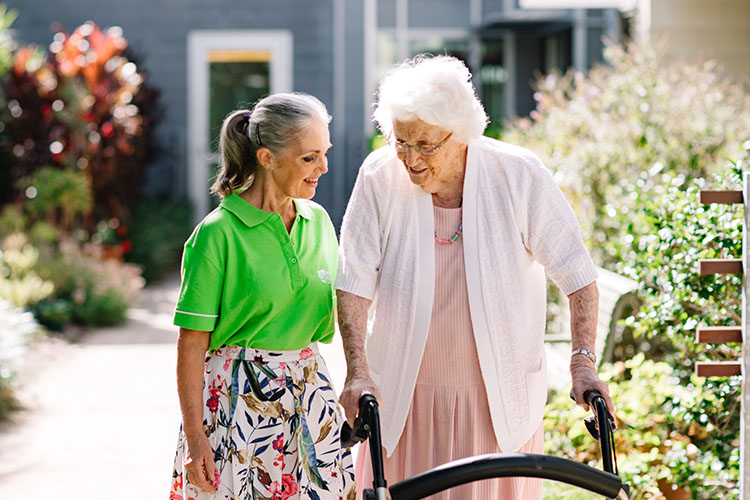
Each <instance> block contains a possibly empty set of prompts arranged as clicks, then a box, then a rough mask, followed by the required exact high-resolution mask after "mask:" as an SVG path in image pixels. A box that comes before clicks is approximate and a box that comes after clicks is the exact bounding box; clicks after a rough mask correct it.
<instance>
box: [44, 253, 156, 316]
mask: <svg viewBox="0 0 750 500" xmlns="http://www.w3.org/2000/svg"><path fill="white" fill-rule="evenodd" d="M104 251H105V249H104V247H102V246H101V245H96V244H93V243H89V244H86V245H84V246H81V245H80V244H78V243H76V242H74V241H72V240H65V241H63V242H61V244H60V248H59V253H57V254H54V255H53V256H52V257H51V259H50V260H49V261H47V262H44V263H43V264H42V266H40V274H41V275H42V276H44V277H45V278H47V279H49V280H51V281H52V282H53V283H54V284H55V294H54V296H53V297H52V299H53V301H63V302H67V303H69V304H70V308H71V310H70V314H71V318H72V320H73V321H74V322H76V323H78V324H81V325H85V326H105V325H113V324H117V323H120V322H122V321H124V320H125V314H126V313H127V310H128V308H129V307H130V306H131V305H132V304H133V303H134V301H135V299H136V298H137V296H138V292H139V291H140V289H141V288H142V287H143V285H144V280H143V278H142V277H141V274H140V269H139V268H138V266H135V265H133V264H126V263H123V262H120V261H119V260H117V259H111V258H106V257H104V254H103V253H104ZM58 307H60V308H64V307H65V306H63V305H60V306H58ZM42 312H46V311H45V310H44V309H42ZM63 314H64V312H63ZM47 319H48V318H42V321H47Z"/></svg>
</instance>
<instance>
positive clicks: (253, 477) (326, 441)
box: [169, 345, 355, 500]
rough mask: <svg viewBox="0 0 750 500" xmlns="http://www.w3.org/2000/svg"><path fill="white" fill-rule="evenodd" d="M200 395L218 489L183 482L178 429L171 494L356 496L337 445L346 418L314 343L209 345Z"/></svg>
mask: <svg viewBox="0 0 750 500" xmlns="http://www.w3.org/2000/svg"><path fill="white" fill-rule="evenodd" d="M203 399H204V401H205V406H204V408H203V428H204V430H205V432H206V435H207V436H208V439H209V441H210V443H211V447H212V448H213V450H214V462H215V466H216V477H217V478H218V483H219V484H218V487H217V491H216V493H214V494H210V493H208V492H204V491H202V490H200V489H199V488H198V487H197V486H195V485H192V484H190V483H189V482H188V480H187V473H186V472H185V469H184V466H183V462H184V455H185V452H186V440H185V436H184V434H183V433H182V431H180V436H179V441H178V445H177V456H176V458H175V465H174V471H173V473H172V478H173V480H172V489H171V493H170V496H169V499H170V500H208V499H212V500H230V499H231V500H237V499H242V500H245V499H253V500H255V499H257V500H286V499H313V500H314V499H321V500H342V499H344V500H354V498H355V488H354V470H353V465H352V457H351V452H350V450H349V449H342V448H341V444H340V429H341V425H342V424H343V422H344V419H343V416H342V413H341V411H340V407H339V406H338V399H337V397H336V392H335V391H334V389H333V386H332V385H331V382H330V377H329V375H328V369H327V368H326V365H325V362H324V361H323V359H322V358H321V357H320V355H319V354H318V351H317V347H316V346H315V345H313V346H311V347H308V348H305V349H302V350H299V351H284V352H270V351H261V350H257V349H248V348H242V347H228V346H225V347H222V348H220V349H218V350H216V351H211V352H209V354H208V356H207V358H206V375H205V384H204V388H203ZM214 484H216V483H214Z"/></svg>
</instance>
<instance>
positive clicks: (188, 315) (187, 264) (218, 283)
mask: <svg viewBox="0 0 750 500" xmlns="http://www.w3.org/2000/svg"><path fill="white" fill-rule="evenodd" d="M194 237H195V236H194ZM191 240H193V239H192V238H191ZM191 240H189V241H188V243H187V244H186V245H185V251H184V253H183V258H182V284H181V286H180V295H179V298H178V300H177V306H176V308H175V315H174V324H175V325H177V326H180V327H182V328H188V329H190V330H199V331H205V332H212V331H213V330H214V328H215V327H216V323H217V321H218V319H219V312H220V311H219V309H220V304H221V295H222V288H223V283H224V274H223V272H222V271H221V269H220V267H219V266H218V265H217V263H216V262H214V260H213V259H212V258H210V257H209V256H208V255H206V253H205V252H203V251H201V250H200V249H198V248H195V246H193V244H194V240H193V241H191Z"/></svg>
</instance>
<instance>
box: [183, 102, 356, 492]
mask: <svg viewBox="0 0 750 500" xmlns="http://www.w3.org/2000/svg"><path fill="white" fill-rule="evenodd" d="M329 120H330V117H329V116H328V112H327V111H326V108H325V106H324V105H323V103H321V102H320V101H319V100H318V99H316V98H314V97H312V96H310V95H306V94H299V93H293V94H276V95H272V96H268V97H265V98H263V99H261V100H260V101H258V103H257V104H256V105H255V107H254V108H253V109H252V111H250V110H238V111H235V112H234V113H232V114H230V115H229V116H228V117H227V118H226V119H225V120H224V125H223V127H222V130H221V138H220V149H221V164H220V169H219V175H218V177H217V179H216V182H215V183H214V185H213V187H212V191H214V192H215V193H216V194H219V195H220V196H221V198H222V200H221V204H220V205H219V207H218V208H216V210H214V211H213V212H211V213H210V214H209V215H208V216H206V218H205V219H203V221H202V222H201V223H200V224H199V225H198V226H197V227H196V228H195V230H194V231H193V234H192V235H191V236H190V238H189V239H188V241H187V243H186V244H185V253H184V256H183V263H182V288H181V290H180V296H179V300H178V302H177V310H176V311H175V318H174V322H175V324H176V325H177V326H179V327H180V333H179V338H178V340H177V391H178V395H179V399H180V407H181V409H182V429H181V432H180V439H179V444H178V449H177V456H176V459H175V466H174V471H173V474H172V477H173V480H172V489H171V492H170V496H169V498H170V500H182V499H184V500H189V499H193V500H208V499H212V500H234V499H237V498H267V499H273V500H281V499H284V500H286V499H302V498H304V499H313V498H314V499H319V500H340V499H341V498H347V499H351V498H353V497H354V481H353V479H354V473H353V470H352V469H353V466H352V460H351V453H350V452H349V451H348V450H343V449H342V448H341V444H340V440H339V432H340V426H341V424H342V423H343V416H342V415H341V412H340V408H339V405H338V401H337V399H336V395H335V391H334V390H333V387H332V386H331V383H330V379H331V378H330V376H329V375H328V372H327V369H326V365H325V362H324V361H323V359H322V358H321V357H320V355H319V353H318V349H317V343H318V342H330V341H331V339H332V338H333V334H334V318H333V299H334V291H333V276H334V274H335V272H336V262H337V257H338V255H337V254H338V249H337V244H336V243H337V242H336V233H335V231H334V228H333V225H332V224H331V220H330V218H329V217H328V214H327V213H326V211H325V210H324V209H323V208H322V207H321V206H320V205H318V204H316V203H314V202H312V201H310V198H312V197H313V196H314V195H315V190H316V188H317V186H318V180H319V179H320V177H321V176H322V175H323V174H325V173H326V172H327V171H328V160H327V159H326V154H327V153H328V150H329V149H330V147H331V144H330V139H329V134H328V122H329Z"/></svg>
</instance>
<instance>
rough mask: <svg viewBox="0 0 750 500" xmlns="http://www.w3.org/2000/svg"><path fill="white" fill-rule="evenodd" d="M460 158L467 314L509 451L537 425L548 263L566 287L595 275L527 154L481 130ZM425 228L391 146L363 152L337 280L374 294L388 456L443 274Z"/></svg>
mask: <svg viewBox="0 0 750 500" xmlns="http://www.w3.org/2000/svg"><path fill="white" fill-rule="evenodd" d="M466 163H467V165H466V175H465V180H464V191H463V245H464V258H465V263H466V264H465V265H466V282H467V283H466V284H467V287H468V292H469V309H470V314H471V322H472V326H473V330H474V337H475V340H476V345H477V353H478V355H479V365H480V369H481V372H482V377H483V379H484V385H485V388H486V390H487V400H488V401H489V407H490V414H491V416H492V425H493V428H494V433H495V436H496V438H497V443H498V445H499V447H500V449H501V450H503V451H505V452H513V451H517V450H518V449H519V448H520V447H521V446H522V445H523V444H524V443H525V442H526V441H527V440H528V439H529V438H530V437H531V436H532V434H533V433H534V432H535V431H536V429H537V428H538V427H539V424H540V423H541V421H542V417H543V412H544V405H545V403H546V400H547V381H546V365H545V359H544V345H543V342H544V326H545V306H546V304H545V302H546V293H545V288H546V281H545V275H544V273H545V270H546V272H547V273H548V274H549V276H550V277H551V278H552V280H553V281H554V282H555V283H556V284H557V286H558V287H559V288H560V289H561V290H562V292H563V293H565V294H566V295H567V294H570V293H572V292H574V291H576V290H578V289H580V288H582V287H584V286H586V285H588V284H589V283H591V282H592V281H594V280H595V279H596V276H597V273H596V268H595V267H594V264H593V262H592V261H591V258H590V256H589V254H588V252H587V250H586V248H585V247H584V244H583V238H582V237H581V233H580V229H579V227H578V223H577V221H576V218H575V215H574V214H573V211H572V210H571V208H570V206H569V205H568V203H567V202H566V200H565V199H564V197H563V195H562V193H561V192H560V190H559V188H558V187H557V185H556V184H555V182H554V181H553V179H552V177H551V176H550V174H549V172H548V171H547V169H546V168H545V167H544V165H542V163H541V161H540V160H539V159H538V158H537V157H536V156H535V155H534V154H533V153H532V152H530V151H529V150H527V149H524V148H521V147H517V146H512V145H510V144H507V143H503V142H500V141H496V140H494V139H489V138H485V137H483V138H481V139H478V140H476V141H472V142H471V143H470V144H469V147H468V155H467V162H466ZM433 228H434V220H433V206H432V197H431V195H430V194H428V193H427V192H425V191H424V190H422V189H421V188H420V187H419V186H416V185H415V184H413V183H412V182H411V181H410V180H409V176H408V174H407V172H406V171H405V169H404V166H403V164H402V163H401V162H400V161H399V160H398V158H396V156H395V154H394V152H393V148H390V147H383V148H380V149H378V150H377V151H374V152H373V153H371V154H370V155H369V156H368V157H367V159H366V160H365V162H364V163H363V165H362V167H361V169H360V171H359V175H358V177H357V181H356V184H355V186H354V190H353V192H352V195H351V198H350V199H349V204H348V206H347V209H346V214H345V216H344V221H343V224H342V228H341V242H340V258H339V271H338V275H337V278H336V288H337V289H340V290H343V291H346V292H349V293H352V294H355V295H358V296H361V297H365V298H368V299H373V300H375V304H376V305H375V316H374V320H373V321H371V322H370V325H369V328H368V330H369V332H368V338H367V347H366V349H367V358H368V362H369V365H370V371H371V375H372V377H373V380H374V381H375V383H376V384H378V386H379V387H380V389H381V391H382V396H383V400H382V401H381V402H380V415H381V423H382V429H383V445H384V446H385V448H386V450H387V453H388V455H389V456H390V455H391V454H392V453H393V450H394V449H395V447H396V445H397V443H398V440H399V438H400V436H401V433H402V431H403V428H404V424H405V422H406V417H407V414H408V412H409V407H410V405H411V398H412V394H413V391H414V386H415V383H416V378H417V374H418V372H419V365H420V362H421V359H422V354H423V352H424V346H425V341H426V340H427V331H428V329H429V326H430V317H431V313H432V304H433V296H434V287H435V273H436V272H440V270H439V269H438V270H436V269H435V240H434V232H433V231H434V229H433ZM445 369H446V370H448V371H450V370H452V367H451V366H446V367H445ZM454 376H455V377H456V378H460V377H461V373H460V372H456V373H454Z"/></svg>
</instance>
